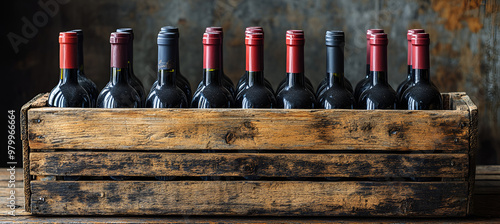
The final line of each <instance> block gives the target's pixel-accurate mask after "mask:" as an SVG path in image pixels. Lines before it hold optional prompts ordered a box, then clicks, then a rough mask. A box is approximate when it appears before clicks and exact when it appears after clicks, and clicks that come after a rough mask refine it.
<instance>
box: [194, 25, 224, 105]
mask: <svg viewBox="0 0 500 224" xmlns="http://www.w3.org/2000/svg"><path fill="white" fill-rule="evenodd" d="M221 38H222V34H221V33H220V32H208V33H204V34H203V80H202V81H201V84H200V88H198V89H197V90H196V92H195V93H194V95H193V99H192V101H191V107H193V108H230V107H233V106H234V98H233V95H232V94H231V92H229V90H228V89H227V88H225V86H223V78H222V68H221V66H222V64H221V60H222V58H221V56H222V55H221V51H220V45H221Z"/></svg>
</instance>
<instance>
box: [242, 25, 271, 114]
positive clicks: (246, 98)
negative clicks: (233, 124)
mask: <svg viewBox="0 0 500 224" xmlns="http://www.w3.org/2000/svg"><path fill="white" fill-rule="evenodd" d="M245 45H246V75H247V80H246V81H245V83H246V84H245V86H244V88H243V89H241V91H240V92H239V93H238V95H237V96H236V107H238V108H244V109H248V108H273V107H276V98H275V97H274V93H273V92H271V90H269V89H268V88H267V87H266V85H265V81H264V34H262V33H249V34H246V35H245Z"/></svg>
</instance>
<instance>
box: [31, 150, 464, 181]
mask: <svg viewBox="0 0 500 224" xmlns="http://www.w3.org/2000/svg"><path fill="white" fill-rule="evenodd" d="M30 160H31V166H30V168H31V171H30V172H31V173H32V175H55V176H108V175H116V176H118V175H123V176H150V177H151V176H162V175H163V176H165V175H167V176H239V177H241V176H261V177H354V178H366V177H448V178H466V177H468V172H467V171H468V170H469V167H468V164H469V161H468V156H467V154H403V155H398V154H346V153H342V154H303V153H261V154H258V153H167V152H74V151H66V152H32V153H31V155H30Z"/></svg>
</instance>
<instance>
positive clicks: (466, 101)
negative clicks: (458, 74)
mask: <svg viewBox="0 0 500 224" xmlns="http://www.w3.org/2000/svg"><path fill="white" fill-rule="evenodd" d="M450 98H451V104H452V105H451V108H452V109H454V110H460V111H467V112H468V114H469V123H468V126H469V127H468V128H467V129H468V131H469V133H468V136H469V141H468V142H469V151H468V154H469V167H470V169H469V176H470V182H469V186H468V189H469V199H468V200H469V202H470V203H468V209H467V211H469V212H470V211H472V210H473V208H472V206H473V205H474V203H472V200H473V199H472V195H473V192H474V180H475V178H474V175H475V174H476V170H475V169H476V151H477V132H478V129H477V128H478V127H477V119H478V118H477V117H478V114H477V113H478V111H477V106H476V105H475V104H474V103H473V102H472V100H471V99H470V98H469V96H467V94H466V93H464V92H459V93H454V94H451V95H450Z"/></svg>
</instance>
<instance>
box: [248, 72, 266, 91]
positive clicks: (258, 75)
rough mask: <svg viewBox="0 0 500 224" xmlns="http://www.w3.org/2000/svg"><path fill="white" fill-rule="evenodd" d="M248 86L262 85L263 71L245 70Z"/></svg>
mask: <svg viewBox="0 0 500 224" xmlns="http://www.w3.org/2000/svg"><path fill="white" fill-rule="evenodd" d="M247 74H248V86H250V87H251V86H254V85H264V72H262V71H259V72H247Z"/></svg>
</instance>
